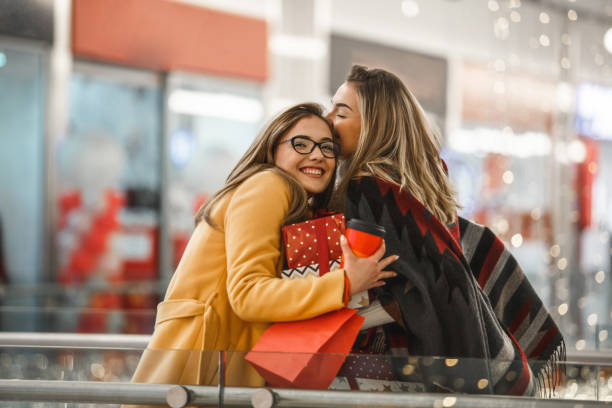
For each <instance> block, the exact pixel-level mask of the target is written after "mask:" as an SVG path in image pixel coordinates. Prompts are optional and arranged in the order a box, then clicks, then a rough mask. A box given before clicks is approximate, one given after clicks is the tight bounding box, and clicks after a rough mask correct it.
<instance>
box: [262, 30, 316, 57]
mask: <svg viewBox="0 0 612 408" xmlns="http://www.w3.org/2000/svg"><path fill="white" fill-rule="evenodd" d="M270 51H272V52H273V53H274V54H276V55H282V56H284V57H291V58H301V59H314V60H317V59H321V58H323V57H324V56H325V55H326V54H327V45H326V44H325V42H324V41H323V40H321V39H318V38H311V37H304V36H297V35H275V36H273V37H272V38H271V39H270Z"/></svg>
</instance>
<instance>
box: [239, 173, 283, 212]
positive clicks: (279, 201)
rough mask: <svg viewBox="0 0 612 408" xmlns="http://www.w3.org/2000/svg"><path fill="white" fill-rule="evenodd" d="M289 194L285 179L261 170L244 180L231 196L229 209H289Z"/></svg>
mask: <svg viewBox="0 0 612 408" xmlns="http://www.w3.org/2000/svg"><path fill="white" fill-rule="evenodd" d="M290 201H291V194H290V192H289V185H288V182H287V180H285V178H284V177H283V176H282V175H280V174H278V172H276V171H274V170H263V171H260V172H258V173H256V174H253V175H252V176H250V177H249V178H247V179H246V180H244V181H243V182H242V183H241V184H240V185H239V186H238V187H236V189H235V190H234V193H233V194H232V198H231V203H230V208H232V207H244V206H246V207H252V208H255V207H257V208H264V207H265V208H268V209H269V210H272V208H279V209H282V210H283V211H286V210H287V209H288V208H289V203H290Z"/></svg>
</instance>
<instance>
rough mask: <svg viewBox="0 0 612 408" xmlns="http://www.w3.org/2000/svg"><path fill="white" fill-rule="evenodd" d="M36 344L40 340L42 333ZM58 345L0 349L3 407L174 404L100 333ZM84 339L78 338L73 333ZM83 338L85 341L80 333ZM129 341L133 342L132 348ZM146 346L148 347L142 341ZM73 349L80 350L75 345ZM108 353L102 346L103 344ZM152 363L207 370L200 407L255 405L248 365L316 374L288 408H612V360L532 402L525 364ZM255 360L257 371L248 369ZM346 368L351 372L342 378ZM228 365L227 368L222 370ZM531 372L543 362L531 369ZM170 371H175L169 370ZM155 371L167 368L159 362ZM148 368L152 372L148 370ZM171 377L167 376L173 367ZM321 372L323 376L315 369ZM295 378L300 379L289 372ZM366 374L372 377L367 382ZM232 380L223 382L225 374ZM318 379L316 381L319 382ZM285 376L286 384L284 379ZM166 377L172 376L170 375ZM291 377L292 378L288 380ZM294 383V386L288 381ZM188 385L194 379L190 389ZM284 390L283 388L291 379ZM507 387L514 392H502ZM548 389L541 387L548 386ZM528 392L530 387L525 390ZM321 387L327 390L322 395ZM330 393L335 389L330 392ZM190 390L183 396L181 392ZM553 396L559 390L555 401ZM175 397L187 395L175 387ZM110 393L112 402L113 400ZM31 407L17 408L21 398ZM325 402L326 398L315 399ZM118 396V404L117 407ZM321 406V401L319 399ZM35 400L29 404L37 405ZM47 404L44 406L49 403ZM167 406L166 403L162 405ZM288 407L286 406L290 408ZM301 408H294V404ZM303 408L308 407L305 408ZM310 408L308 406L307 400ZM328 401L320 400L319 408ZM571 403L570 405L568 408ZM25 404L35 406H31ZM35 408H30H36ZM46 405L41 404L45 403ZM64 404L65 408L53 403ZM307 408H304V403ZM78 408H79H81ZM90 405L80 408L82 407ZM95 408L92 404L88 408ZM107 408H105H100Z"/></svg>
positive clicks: (569, 368) (298, 383)
mask: <svg viewBox="0 0 612 408" xmlns="http://www.w3.org/2000/svg"><path fill="white" fill-rule="evenodd" d="M32 336H36V335H35V334H32ZM50 336H56V338H57V339H58V340H57V341H56V342H55V344H56V346H54V345H53V342H52V341H51V342H50V341H49V338H47V339H45V338H44V336H41V337H40V340H41V341H40V343H41V344H42V346H37V345H36V341H30V342H29V344H30V346H29V347H24V346H22V345H19V344H15V345H13V346H8V345H6V344H8V343H6V342H4V343H3V344H4V345H1V346H0V401H11V402H10V403H8V402H7V403H6V404H8V405H2V404H4V403H2V402H0V406H19V407H22V406H23V407H25V406H28V407H29V406H32V407H34V406H45V407H48V406H58V407H59V406H61V407H65V406H66V405H62V403H65V402H73V403H81V404H97V403H101V401H104V404H110V405H104V406H113V404H114V406H118V405H119V404H121V403H128V402H131V403H135V402H138V401H140V402H141V403H144V401H148V403H152V402H151V401H152V399H154V398H157V399H158V400H159V403H160V404H165V403H167V402H166V398H167V397H168V395H169V393H170V391H171V390H173V388H172V385H173V384H169V385H163V386H162V385H152V384H148V385H147V386H148V388H146V387H145V388H143V384H134V383H130V382H129V381H130V379H131V378H132V376H133V374H134V372H135V371H136V368H137V366H138V364H139V361H140V359H141V355H142V349H133V348H130V347H132V346H133V343H132V346H129V347H127V346H126V347H121V346H120V343H121V342H119V343H117V346H116V347H114V348H109V347H107V345H108V344H107V343H108V342H106V343H104V341H105V337H107V336H108V335H99V340H100V343H96V342H95V341H94V342H92V341H90V340H91V338H88V337H87V336H83V339H88V340H87V341H85V340H84V341H83V344H84V345H88V347H83V348H78V349H75V348H74V347H65V346H62V344H66V343H62V338H61V336H60V335H59V334H55V335H53V334H50ZM73 336H74V335H73ZM76 336H77V337H78V335H76ZM127 337H129V336H126V341H125V343H126V344H127V343H129V341H128V339H127ZM142 337H143V338H142V342H141V344H145V343H146V339H147V338H146V336H142ZM71 341H72V342H71V343H70V344H73V343H74V339H72V340H71ZM103 343H104V344H106V346H104V347H103V348H102V347H96V344H100V345H102V344H103ZM147 353H148V356H147V358H148V359H149V360H150V361H152V362H161V361H168V360H172V361H173V362H174V364H175V365H176V366H180V367H190V368H188V369H189V370H194V369H196V368H194V367H197V369H198V370H200V371H199V373H200V375H201V376H202V377H201V378H202V379H203V381H204V382H205V383H209V384H214V386H209V387H206V386H204V387H197V386H186V387H187V389H189V392H186V393H185V395H186V396H188V397H189V398H190V401H191V402H190V403H192V404H195V405H197V404H211V403H216V402H218V398H219V387H218V386H217V384H218V382H219V378H220V377H221V378H223V380H224V381H222V382H223V383H224V385H225V388H224V391H223V396H224V398H226V403H227V404H228V405H229V402H232V404H233V405H244V406H250V405H251V403H252V401H251V399H252V398H253V396H254V393H255V392H256V391H258V390H259V391H260V389H259V388H256V387H252V388H248V387H247V388H244V387H238V386H240V385H242V384H240V382H239V381H240V380H239V379H241V378H244V372H245V364H246V365H249V366H250V364H251V363H250V362H255V363H256V364H259V363H257V362H262V361H263V362H264V363H265V364H269V363H271V362H272V363H274V364H276V369H278V370H279V372H282V373H285V374H282V375H285V376H286V377H287V378H289V377H291V375H293V374H295V373H296V372H300V370H302V369H305V370H310V371H311V372H310V374H308V375H307V376H304V375H302V376H301V377H300V376H299V375H298V376H293V377H291V381H293V383H292V384H284V385H283V386H282V387H281V386H279V384H278V383H274V381H277V380H274V381H273V383H271V384H270V383H269V384H268V386H269V387H270V390H269V391H268V392H269V393H270V394H271V395H272V396H273V399H275V400H276V402H277V404H278V406H377V405H378V404H381V405H384V406H433V407H436V406H440V407H451V406H490V407H497V406H530V407H538V406H551V405H547V404H550V403H552V402H554V403H555V404H556V405H554V406H561V407H562V406H571V407H575V406H577V405H576V404H578V405H582V406H584V407H586V406H591V405H593V406H597V404H602V403H604V402H612V355H611V354H610V353H603V352H602V353H601V357H602V359H601V363H599V364H583V363H572V362H564V363H559V364H558V366H557V367H556V368H555V369H554V370H556V371H554V372H552V371H549V374H553V375H554V376H556V378H557V379H558V384H557V386H556V387H555V389H554V391H552V390H549V389H547V388H541V387H540V389H539V390H538V389H537V388H538V387H537V384H533V385H536V389H535V390H534V391H533V393H530V392H527V394H532V395H528V396H526V397H525V396H523V397H517V396H513V394H516V393H513V392H511V388H512V386H513V385H516V383H518V382H519V381H518V380H519V377H520V375H521V370H520V367H521V364H520V362H518V363H517V362H512V361H495V362H486V361H482V360H477V359H456V358H444V357H414V356H410V357H408V356H390V355H385V356H381V355H377V356H376V355H363V354H358V355H357V354H351V355H348V356H347V355H339V354H300V353H257V354H253V353H250V354H248V353H246V352H219V351H191V350H148V351H147ZM245 357H246V359H247V360H248V361H250V362H249V363H247V362H245V361H244V360H245ZM338 363H339V364H340V365H341V366H342V367H341V368H340V371H339V372H336V371H334V370H337V367H339V366H340V365H338ZM220 364H222V366H221V365H220ZM530 366H532V367H535V366H537V364H534V363H533V362H531V364H530ZM164 367H165V366H164ZM150 369H153V370H155V369H159V367H157V366H156V364H153V365H152V366H151V367H150ZM147 370H148V369H147ZM164 370H165V368H164ZM313 370H314V371H313ZM329 370H332V371H333V373H332V375H335V378H334V379H333V382H332V383H331V385H330V386H327V385H321V384H318V385H317V381H313V377H314V379H315V380H316V379H317V378H318V377H323V376H324V374H325V373H326V372H329ZM289 372H292V373H293V374H287V373H289ZM363 372H367V373H366V374H365V375H363V374H362V373H363ZM221 373H222V374H221ZM313 373H314V374H313ZM154 375H155V376H156V378H157V379H158V380H159V381H158V382H160V383H161V382H165V383H174V382H178V381H164V380H163V379H164V378H177V377H176V375H175V374H171V373H169V372H165V371H163V370H160V371H159V372H157V373H155V374H154ZM282 375H281V377H282ZM164 376H166V377H164ZM287 378H285V379H287ZM283 381H284V380H283ZM187 382H188V381H187ZM281 382H282V381H281ZM502 382H506V383H507V384H506V385H509V386H506V387H502V386H500V385H499V384H500V383H502ZM540 385H541V384H540ZM519 388H520V387H519ZM313 389H314V390H317V391H316V393H314V394H313ZM324 390H325V391H324ZM179 391H180V390H179ZM548 391H551V392H550V393H549V392H548ZM173 392H175V394H176V392H177V390H176V389H174V391H173ZM109 395H110V396H109ZM16 396H19V397H18V398H19V399H18V401H19V403H20V404H22V405H15V404H14V402H15V398H17V397H16ZM315 396H317V397H316V398H315ZM109 398H111V400H110V402H109ZM317 398H318V399H317ZM30 400H31V402H28V401H30ZM36 401H44V405H40V404H41V403H40V402H36ZM156 401H157V400H156ZM283 401H284V402H283ZM291 401H292V402H291ZM296 401H298V402H296ZM300 401H301V402H300ZM317 401H319V402H317ZM566 403H567V404H570V403H571V404H570V405H566ZM24 404H25V405H24ZM27 404H30V405H27ZM36 404H39V405H36ZM53 404H59V405H53ZM292 404H293V405H292ZM300 404H301V405H300ZM71 406H72V405H71ZM79 406H80V405H79ZM83 406H92V405H83ZM93 406H97V405H93Z"/></svg>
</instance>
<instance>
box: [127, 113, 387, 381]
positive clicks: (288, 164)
mask: <svg viewBox="0 0 612 408" xmlns="http://www.w3.org/2000/svg"><path fill="white" fill-rule="evenodd" d="M338 152H339V146H338V145H337V144H336V143H335V142H334V140H333V135H332V131H331V128H330V125H329V123H328V122H327V121H326V120H325V118H324V117H323V116H322V110H321V107H320V106H319V105H317V104H311V103H304V104H300V105H296V106H294V107H292V108H289V109H287V110H286V111H284V112H282V113H281V114H279V115H278V116H277V117H275V118H274V119H273V120H272V121H271V122H270V123H269V125H268V126H267V127H266V128H265V129H264V130H263V131H262V132H261V134H260V135H259V136H258V137H257V138H256V140H255V141H254V142H253V144H252V145H251V146H250V148H249V149H248V150H247V152H246V153H245V154H244V156H243V157H242V159H241V160H240V162H239V163H238V165H237V166H236V167H235V168H234V169H233V170H232V172H231V173H230V175H229V177H228V178H227V182H226V184H225V186H224V187H223V188H222V189H221V190H220V191H218V192H217V193H216V194H215V195H214V196H213V197H212V198H211V199H210V200H208V201H207V202H206V203H205V204H204V205H203V206H202V208H200V210H199V211H198V213H197V215H196V227H195V230H194V232H193V235H192V236H191V239H190V241H189V244H188V245H187V248H186V249H185V252H184V255H183V257H182V259H181V261H180V263H179V265H178V267H177V270H176V272H175V273H174V276H173V277H172V280H171V282H170V284H169V286H168V289H167V292H166V295H165V299H164V301H163V302H161V303H160V304H159V306H158V309H157V319H156V323H155V331H154V333H153V336H152V339H151V342H150V343H149V346H148V347H147V349H146V350H145V352H144V353H143V355H142V357H141V360H140V362H139V365H138V367H137V370H136V373H135V375H134V377H133V381H135V382H150V383H166V384H216V383H217V382H218V378H219V375H218V371H217V366H218V364H217V359H218V355H217V354H216V353H215V352H212V351H211V350H230V351H249V350H250V349H251V348H252V347H253V345H254V344H255V343H256V342H257V340H258V339H259V337H260V336H261V334H262V333H263V332H264V330H265V329H266V328H267V327H268V326H269V324H270V323H271V322H281V321H295V320H302V319H308V318H312V317H315V316H318V315H320V314H323V313H326V312H330V311H333V310H337V309H340V308H342V307H344V305H345V304H346V303H347V300H348V298H349V297H350V295H351V294H353V293H356V292H359V291H361V290H365V289H369V288H372V287H376V286H379V285H381V284H383V283H382V282H383V279H385V278H389V277H391V276H393V275H394V274H393V273H388V272H383V269H384V268H385V267H386V266H387V265H388V264H389V263H390V262H391V261H392V260H393V259H395V258H394V257H387V258H385V259H382V260H381V258H382V255H383V252H384V249H381V250H380V251H379V252H377V253H376V254H375V255H373V256H372V257H370V258H357V257H355V256H353V254H352V253H350V252H347V253H345V258H346V260H345V268H344V269H337V270H334V271H331V272H329V273H327V274H325V275H324V276H323V277H320V278H315V277H308V278H305V279H298V280H292V279H280V278H279V277H278V276H279V268H280V267H281V266H282V260H281V253H282V251H281V234H280V231H281V227H282V226H283V225H285V224H289V223H294V222H298V221H302V220H305V219H307V218H308V217H309V216H310V215H311V214H312V213H313V212H314V211H316V210H318V209H321V208H324V207H325V206H326V205H327V203H328V201H329V197H330V194H331V191H332V188H333V180H334V174H335V169H336V156H337V154H338ZM345 248H347V247H346V246H345ZM347 280H349V281H350V284H347ZM347 288H350V293H346V292H347V290H346V289H347ZM236 354H237V353H228V361H227V372H226V377H225V378H226V384H227V385H240V386H260V385H263V379H262V378H261V377H260V376H259V375H258V374H257V373H256V371H255V370H254V369H253V368H252V367H251V366H250V365H249V364H247V363H246V362H245V361H244V360H243V355H240V356H238V355H236Z"/></svg>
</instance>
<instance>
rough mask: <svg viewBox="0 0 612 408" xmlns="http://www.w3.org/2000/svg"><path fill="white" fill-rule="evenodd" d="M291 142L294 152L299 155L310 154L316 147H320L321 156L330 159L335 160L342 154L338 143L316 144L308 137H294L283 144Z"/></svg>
mask: <svg viewBox="0 0 612 408" xmlns="http://www.w3.org/2000/svg"><path fill="white" fill-rule="evenodd" d="M287 142H291V146H292V147H293V150H295V151H296V152H298V153H299V154H310V153H312V151H313V150H314V148H315V147H316V146H319V150H321V154H322V155H323V156H324V157H327V158H328V159H335V158H336V157H338V154H340V145H339V144H338V143H336V142H332V141H325V142H320V143H319V142H315V141H314V140H312V139H311V138H309V137H307V136H293V137H292V138H291V139H287V140H283V141H282V142H279V143H278V144H281V143H287Z"/></svg>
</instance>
